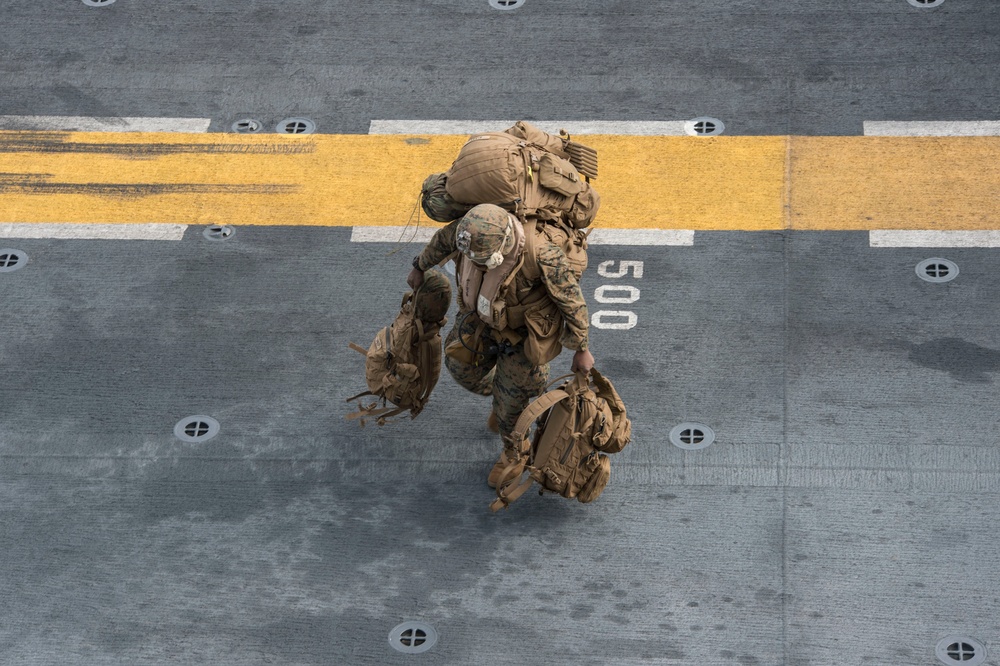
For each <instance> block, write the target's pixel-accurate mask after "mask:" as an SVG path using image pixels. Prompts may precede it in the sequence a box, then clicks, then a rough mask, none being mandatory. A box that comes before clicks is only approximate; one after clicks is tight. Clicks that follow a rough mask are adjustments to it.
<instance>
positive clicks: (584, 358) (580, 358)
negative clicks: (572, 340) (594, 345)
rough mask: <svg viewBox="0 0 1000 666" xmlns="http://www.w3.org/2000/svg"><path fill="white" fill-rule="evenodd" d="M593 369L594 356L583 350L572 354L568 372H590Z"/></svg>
mask: <svg viewBox="0 0 1000 666" xmlns="http://www.w3.org/2000/svg"><path fill="white" fill-rule="evenodd" d="M593 369H594V355H593V354H591V353H590V352H589V351H587V350H586V349H584V350H583V351H578V352H577V353H575V354H573V365H572V367H570V372H590V371H591V370H593Z"/></svg>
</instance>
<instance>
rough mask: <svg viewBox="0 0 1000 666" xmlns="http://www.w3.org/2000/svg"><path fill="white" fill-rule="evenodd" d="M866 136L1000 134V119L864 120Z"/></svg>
mask: <svg viewBox="0 0 1000 666" xmlns="http://www.w3.org/2000/svg"><path fill="white" fill-rule="evenodd" d="M864 128H865V136H1000V120H968V121H965V120H962V121H959V120H943V121H922V120H921V121H906V122H902V121H891V120H866V121H864Z"/></svg>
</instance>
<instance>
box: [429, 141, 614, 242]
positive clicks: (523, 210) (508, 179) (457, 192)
mask: <svg viewBox="0 0 1000 666" xmlns="http://www.w3.org/2000/svg"><path fill="white" fill-rule="evenodd" d="M574 160H575V161H574ZM578 167H579V168H578ZM588 174H590V175H588ZM591 177H594V178H596V177H597V153H596V151H594V150H592V149H590V148H587V147H586V146H583V145H582V144H579V143H575V142H573V141H571V140H570V138H569V136H568V135H567V136H565V137H562V138H561V137H556V136H554V135H551V134H548V133H546V132H543V131H542V130H540V129H538V128H536V127H534V126H532V125H530V124H529V123H526V122H523V121H521V122H518V123H517V124H515V125H514V127H511V128H510V129H508V130H506V131H505V132H483V133H480V134H474V135H472V136H471V137H470V138H469V140H468V141H466V143H465V145H464V146H462V149H461V150H460V151H459V153H458V157H457V158H455V161H454V163H452V165H451V168H450V169H448V171H447V172H446V173H445V174H444V175H443V177H441V178H440V179H439V181H441V180H443V182H444V189H445V190H446V193H447V195H448V198H449V199H450V201H451V202H452V204H454V205H458V204H484V203H489V204H495V205H497V206H501V207H503V208H506V209H507V210H509V211H510V212H512V213H516V214H517V215H518V216H519V217H522V218H524V217H532V216H536V215H538V216H540V217H549V219H553V218H559V219H563V220H565V221H566V222H567V223H568V224H569V225H571V226H572V227H574V228H576V229H582V228H584V227H587V226H589V225H590V223H591V222H593V220H594V218H595V217H596V216H597V210H598V209H599V208H600V205H601V198H600V196H599V195H598V194H597V191H596V190H594V188H592V187H591V186H590V182H589V179H590V178H591ZM435 182H438V181H435ZM425 189H426V187H425ZM428 196H429V195H428V194H424V195H423V198H424V199H426V198H427V197H428ZM438 196H439V197H440V195H438ZM425 208H426V207H425ZM546 213H547V214H548V215H546ZM448 214H451V213H448Z"/></svg>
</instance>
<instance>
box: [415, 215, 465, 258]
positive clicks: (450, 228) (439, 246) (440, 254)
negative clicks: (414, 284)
mask: <svg viewBox="0 0 1000 666" xmlns="http://www.w3.org/2000/svg"><path fill="white" fill-rule="evenodd" d="M461 221H462V218H458V219H457V220H453V221H452V222H450V223H448V224H447V225H445V226H444V227H443V228H441V229H438V230H437V231H436V232H435V233H434V235H433V236H432V237H431V240H430V242H428V243H427V246H426V247H425V248H424V250H423V252H421V253H420V255H419V256H418V257H417V263H418V264H419V265H420V270H422V271H426V270H430V269H431V268H434V267H435V266H437V265H438V264H440V263H441V262H442V261H444V258H445V257H447V256H448V255H449V254H452V253H453V252H455V250H456V249H457V248H456V247H455V229H456V228H457V227H458V223H459V222H461Z"/></svg>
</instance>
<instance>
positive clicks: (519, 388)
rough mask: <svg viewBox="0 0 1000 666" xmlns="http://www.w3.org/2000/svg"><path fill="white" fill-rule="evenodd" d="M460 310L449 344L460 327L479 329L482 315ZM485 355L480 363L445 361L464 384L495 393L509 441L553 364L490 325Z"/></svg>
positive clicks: (496, 409) (466, 331)
mask: <svg viewBox="0 0 1000 666" xmlns="http://www.w3.org/2000/svg"><path fill="white" fill-rule="evenodd" d="M466 314H467V313H464V312H462V313H459V315H458V316H457V317H456V319H455V325H454V326H453V327H452V329H451V331H450V332H449V333H448V337H447V339H446V340H445V346H446V347H447V346H448V344H449V343H451V342H453V341H455V340H458V335H459V331H460V330H461V332H462V333H464V334H465V335H472V334H473V333H475V330H476V327H477V326H478V325H479V318H478V317H477V316H476V315H475V314H473V315H471V316H469V317H466V316H465V315H466ZM483 338H484V343H485V347H486V349H485V351H486V352H487V354H486V356H485V357H482V356H480V357H477V358H479V359H480V360H479V362H478V363H477V364H471V365H470V364H467V363H462V362H461V361H457V360H455V359H453V358H451V357H450V356H447V355H445V357H444V364H445V367H446V368H448V372H450V373H451V376H452V377H454V378H455V381H456V382H458V383H459V384H460V385H461V386H462V387H464V388H466V389H468V390H469V391H472V392H473V393H478V394H479V395H492V396H493V411H494V412H496V415H497V425H498V426H499V427H500V436H501V437H502V438H503V440H504V443H505V445H507V444H508V441H509V436H510V433H511V432H513V431H514V425H515V424H516V423H517V417H519V416H520V415H521V412H523V411H524V408H525V407H527V406H528V403H529V402H531V399H532V398H535V397H537V396H538V395H539V394H540V393H541V392H542V389H544V388H545V384H546V383H547V382H548V379H549V364H548V363H546V364H545V365H535V364H534V363H532V362H531V361H529V360H528V359H527V358H526V357H525V356H524V346H523V345H515V346H513V347H511V346H507V345H500V344H499V343H497V342H496V341H495V340H493V338H492V336H491V331H490V329H489V328H488V327H487V328H485V329H484V331H483Z"/></svg>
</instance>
